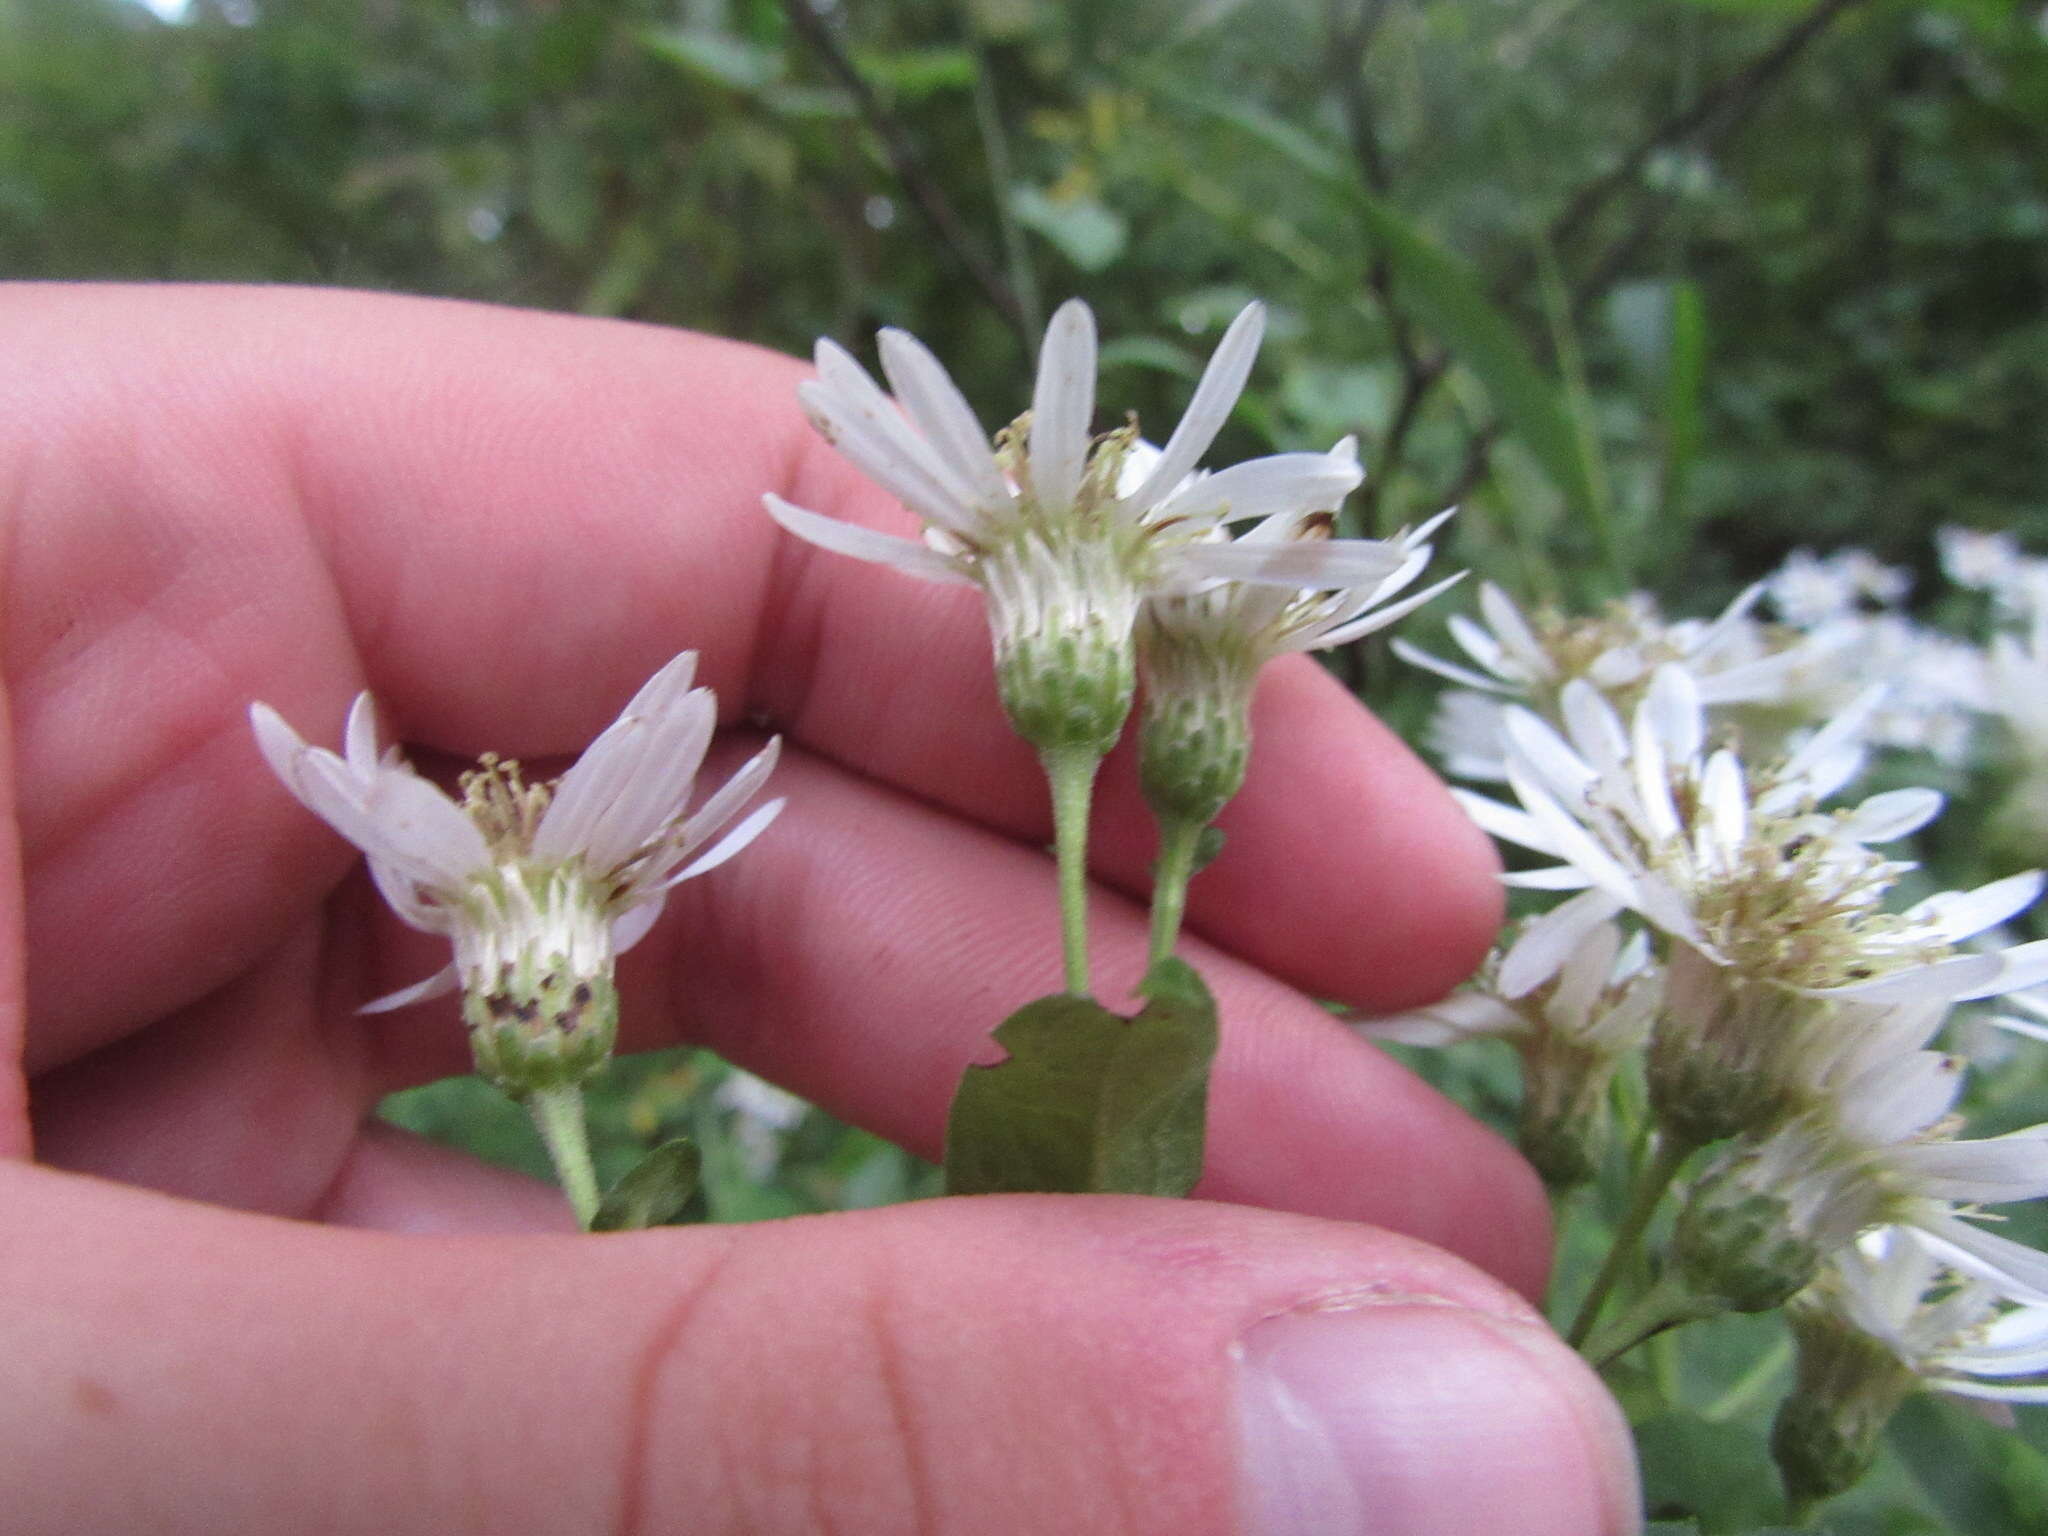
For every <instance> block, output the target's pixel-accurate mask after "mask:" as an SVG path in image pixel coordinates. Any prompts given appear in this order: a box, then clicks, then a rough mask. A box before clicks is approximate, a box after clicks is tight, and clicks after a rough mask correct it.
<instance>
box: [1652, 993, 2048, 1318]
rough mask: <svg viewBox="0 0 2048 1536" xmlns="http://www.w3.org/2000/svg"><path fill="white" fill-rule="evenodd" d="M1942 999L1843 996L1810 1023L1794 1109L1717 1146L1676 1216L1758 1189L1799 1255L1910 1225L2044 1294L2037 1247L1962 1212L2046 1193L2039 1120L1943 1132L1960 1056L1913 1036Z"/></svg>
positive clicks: (1746, 1203)
mask: <svg viewBox="0 0 2048 1536" xmlns="http://www.w3.org/2000/svg"><path fill="white" fill-rule="evenodd" d="M1945 1011H1946V1010H1945V1009H1944V1008H1942V1007H1941V1006H1940V1005H1938V1004H1928V1003H1924V1002H1921V1003H1909V1004H1902V1005H1896V1006H1891V1007H1875V1008H1872V1007H1865V1006H1859V1005H1855V1004H1848V1005H1844V1006H1843V1007H1842V1008H1841V1010H1840V1013H1839V1015H1838V1016H1835V1017H1832V1018H1823V1019H1820V1020H1816V1021H1814V1022H1812V1023H1811V1024H1810V1025H1809V1026H1808V1028H1809V1031H1810V1032H1811V1033H1813V1034H1816V1035H1820V1036H1824V1037H1825V1040H1824V1042H1823V1047H1822V1048H1821V1049H1818V1050H1815V1051H1812V1052H1809V1053H1808V1056H1807V1059H1806V1060H1805V1061H1803V1062H1802V1063H1801V1064H1800V1069H1799V1072H1798V1077H1799V1082H1798V1084H1797V1088H1798V1097H1797V1103H1798V1104H1799V1106H1800V1107H1799V1112H1798V1113H1796V1114H1795V1115H1793V1116H1792V1117H1791V1118H1790V1119H1788V1120H1786V1121H1785V1122H1784V1123H1783V1124H1781V1125H1779V1126H1778V1127H1776V1128H1775V1129H1774V1130H1772V1131H1770V1132H1769V1133H1768V1134H1766V1135H1761V1136H1754V1137H1744V1138H1743V1139H1741V1140H1739V1141H1737V1142H1736V1143H1735V1144H1734V1145H1733V1146H1732V1147H1731V1148H1730V1149H1729V1150H1728V1151H1727V1152H1725V1153H1724V1154H1723V1155H1722V1156H1721V1158H1720V1159H1719V1160H1718V1161H1717V1163H1716V1164H1715V1166H1714V1167H1713V1168H1712V1169H1710V1170H1709V1171H1708V1172H1707V1173H1706V1174H1705V1175H1704V1176H1703V1177H1702V1179H1701V1180H1700V1184H1699V1187H1698V1189H1697V1190H1696V1191H1695V1193H1694V1196H1693V1199H1692V1201H1691V1203H1690V1204H1689V1205H1688V1208H1687V1212H1686V1214H1685V1216H1684V1217H1682V1218H1681V1221H1682V1223H1684V1222H1697V1221H1698V1220H1700V1219H1701V1217H1700V1215H1699V1214H1698V1213H1699V1212H1701V1211H1706V1212H1709V1213H1713V1212H1719V1213H1721V1215H1722V1216H1724V1217H1725V1216H1726V1214H1727V1213H1729V1212H1731V1211H1733V1212H1743V1213H1748V1212H1753V1211H1754V1210H1756V1209H1757V1208H1758V1202H1768V1203H1769V1204H1770V1205H1771V1206H1773V1207H1775V1209H1776V1212H1777V1215H1776V1225H1777V1226H1778V1227H1779V1228H1780V1229H1781V1231H1782V1233H1783V1234H1784V1235H1785V1236H1787V1237H1790V1238H1792V1239H1794V1240H1795V1241H1796V1243H1797V1244H1798V1245H1799V1246H1800V1247H1801V1248H1802V1249H1803V1250H1804V1251H1805V1252H1806V1253H1807V1254H1808V1255H1809V1258H1808V1262H1809V1264H1810V1263H1812V1262H1817V1261H1818V1260H1819V1259H1820V1258H1821V1257H1824V1256H1826V1255H1828V1254H1830V1253H1833V1252H1835V1251H1837V1250H1839V1249H1842V1248H1844V1247H1846V1246H1848V1245H1849V1244H1851V1243H1853V1242H1854V1241H1855V1240H1856V1239H1857V1238H1858V1237H1859V1236H1860V1235H1861V1234H1862V1233H1864V1232H1867V1231H1870V1230H1871V1229H1873V1228H1876V1227H1880V1226H1900V1227H1905V1228H1910V1229H1912V1230H1913V1231H1914V1232H1915V1234H1916V1241H1918V1242H1919V1243H1920V1244H1921V1245H1922V1246H1923V1247H1924V1248H1926V1249H1927V1251H1928V1252H1930V1253H1933V1254H1936V1255H1939V1256H1940V1257H1941V1259H1942V1261H1943V1262H1944V1263H1947V1264H1948V1265H1950V1266H1951V1267H1952V1268H1955V1269H1957V1270H1959V1271H1962V1272H1965V1273H1969V1274H1973V1275H1977V1276H1979V1277H1980V1278H1983V1279H1985V1280H1987V1281H1990V1282H1992V1283H1995V1284H1998V1285H2000V1286H2002V1287H2004V1288H2005V1292H2006V1294H2008V1295H2011V1296H2013V1297H2015V1298H2020V1299H2025V1300H2028V1301H2032V1302H2036V1303H2041V1304H2044V1305H2048V1254H2043V1253H2041V1252H2039V1251H2038V1250H2036V1249H2032V1248H2028V1247H2026V1246H2025V1245H2023V1244H2020V1243H2015V1242H2013V1241H2011V1240H2010V1239H2008V1238H2004V1237H2000V1236H1998V1235H1997V1234H1996V1233H1992V1232H1987V1231H1985V1230H1984V1229H1983V1228H1981V1227H1978V1226H1976V1225H1973V1224H1972V1223H1971V1222H1970V1221H1969V1220H1967V1219H1966V1218H1968V1217H1970V1216H1974V1215H1975V1214H1976V1209H1977V1207H1978V1206H1980V1205H1998V1204H2005V1203H2008V1202H2011V1201H2017V1200H2037V1199H2040V1198H2042V1197H2043V1196H2048V1125H2036V1126H2029V1127H2027V1128H2026V1129H2024V1130H2019V1131H2013V1132H2010V1133H2009V1134H2007V1135H2004V1136H1992V1137H1986V1138H1983V1139H1980V1140H1973V1141H1963V1140H1958V1139H1956V1132H1957V1130H1958V1128H1959V1126H1960V1124H1961V1122H1960V1120H1959V1119H1958V1117H1957V1116H1956V1114H1955V1105H1956V1099H1957V1097H1958V1095H1959V1094H1960V1093H1961V1091H1962V1083H1963V1076H1962V1074H1963V1069H1964V1063H1963V1061H1962V1060H1961V1059H1960V1058H1959V1057H1955V1056H1950V1055H1946V1054H1944V1053H1942V1052H1939V1051H1930V1050H1925V1049H1921V1047H1923V1046H1924V1045H1925V1044H1926V1042H1927V1041H1928V1040H1929V1039H1930V1038H1932V1036H1933V1034H1934V1033H1935V1031H1937V1030H1938V1029H1939V1028H1940V1027H1941V1024H1942V1020H1943V1015H1944V1013H1945ZM1741 1219H1742V1222H1743V1224H1744V1225H1747V1224H1748V1223H1749V1222H1750V1220H1751V1218H1750V1217H1749V1216H1748V1215H1747V1214H1745V1215H1743V1217H1742V1218H1741ZM1721 1225H1722V1226H1725V1225H1726V1222H1725V1221H1724V1222H1722V1223H1721ZM1736 1246H1738V1245H1737V1244H1735V1243H1733V1242H1731V1241H1730V1240H1729V1238H1728V1236H1727V1234H1726V1233H1725V1232H1723V1231H1721V1230H1720V1228H1719V1227H1717V1228H1716V1229H1715V1230H1714V1232H1713V1233H1712V1234H1711V1236H1710V1237H1709V1239H1708V1240H1707V1243H1706V1247H1707V1248H1708V1249H1709V1250H1710V1252H1711V1253H1712V1255H1713V1259H1712V1260H1711V1262H1722V1261H1724V1260H1725V1259H1726V1258H1727V1257H1728V1256H1729V1255H1730V1254H1731V1253H1733V1250H1734V1249H1735V1247H1736ZM1738 1257H1739V1255H1738Z"/></svg>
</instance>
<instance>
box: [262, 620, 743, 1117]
mask: <svg viewBox="0 0 2048 1536" xmlns="http://www.w3.org/2000/svg"><path fill="white" fill-rule="evenodd" d="M695 666H696V656H695V654H694V653H692V652H685V653H683V654H682V655H680V656H678V657H676V658H675V660H673V661H671V662H670V663H669V664H668V665H667V666H665V667H663V668H662V669H661V670H660V671H659V672H657V673H656V674H655V675H654V676H653V677H652V678H651V679H649V680H648V682H647V684H646V685H645V686H644V687H642V688H641V690H640V691H639V692H638V693H637V694H635V695H634V696H633V699H632V701H631V702H630V703H628V704H627V706H626V708H625V710H624V711H623V712H622V713H621V714H620V715H619V717H618V719H617V720H615V721H613V722H612V724H611V725H610V726H608V727H607V728H606V729H605V731H604V732H603V733H602V734H601V735H599V736H598V738H597V739H596V740H595V741H594V742H592V743H591V745H590V747H589V748H588V750H586V751H585V752H584V754H583V756H582V757H581V758H580V759H579V760H578V761H577V762H576V764H575V765H574V766H573V767H572V768H570V770H569V771H568V772H567V773H565V774H564V775H563V776H562V777H561V778H560V779H558V780H556V781H554V782H553V783H551V784H531V783H528V782H527V781H526V780H525V778H524V776H523V775H522V773H521V771H520V768H519V765H518V764H517V763H512V762H506V761H502V760H500V759H498V758H496V757H495V756H486V757H485V758H484V759H483V760H482V761H481V763H480V764H479V765H478V767H477V768H476V769H475V770H473V771H472V772H469V773H466V774H464V775H463V776H462V781H461V791H462V794H461V799H460V800H459V801H458V800H456V799H453V798H451V797H450V796H448V795H447V794H446V793H444V792H443V791H442V790H441V789H440V788H439V787H438V786H436V785H434V784H432V783H430V782H428V781H427V780H426V779H423V778H421V777H420V776H419V775H418V774H417V773H415V772H414V771H413V770H412V768H411V767H410V766H409V765H408V764H407V763H406V762H405V761H404V759H403V757H402V756H401V755H400V754H399V751H398V749H397V748H396V747H395V746H394V747H391V748H389V749H385V750H381V751H380V749H379V747H378V744H377V728H376V716H375V707H374V705H373V703H372V701H371V698H370V695H369V694H367V693H365V694H362V695H360V696H359V697H358V698H357V699H356V701H355V705H354V707H353V708H352V709H351V710H350V711H349V718H348V725H347V729H346V731H345V733H344V738H343V741H344V745H343V751H342V752H341V753H340V754H336V753H334V752H330V751H328V750H326V749H325V748H322V747H312V746H308V745H307V744H306V743H305V742H304V741H303V740H301V739H300V737H299V735H298V733H297V732H295V731H294V730H292V728H291V727H290V726H289V725H287V724H285V722H284V720H283V719H282V718H281V717H280V716H279V715H278V714H277V712H276V711H275V710H273V709H271V708H270V707H269V706H268V705H266V704H261V703H259V704H255V705H252V706H251V707H250V711H249V719H250V724H251V726H252V727H253V728H254V730H255V733H256V741H257V744H258V746H259V747H260V748H261V749H262V752H263V755H264V758H265V759H266V760H267V761H268V762H269V764H270V766H271V768H272V770H273V771H274V772H275V773H276V774H277V776H278V777H279V778H280V779H281V780H283V781H284V784H285V786H286V787H287V788H288V789H290V790H291V792H292V793H293V794H294V795H295V796H297V797H298V799H299V801H300V803H301V804H303V805H304V806H305V807H306V808H307V809H308V810H310V811H312V812H313V813H314V814H315V815H317V816H319V817H320V818H321V819H322V820H324V821H326V822H327V823H328V825H330V826H331V827H333V828H334V829H335V830H336V831H337V832H339V833H341V835H342V836H343V837H346V838H347V839H348V840H349V841H350V842H352V843H354V844H355V845H356V846H357V847H358V848H360V849H361V850H362V851H363V853H364V855H365V857H366V858H367V860H368V862H369V867H370V874H371V877H372V879H373V880H375V882H376V884H377V887H378V889H379V890H380V891H381V892H382V893H383V895H384V897H385V899H386V900H387V901H388V902H389V903H390V905H391V907H392V910H393V911H395V912H396V913H397V914H398V915H399V917H401V918H402V919H404V921H406V922H407V923H409V924H411V925H412V926H413V927H415V928H419V929H422V930H424V931H426V932H428V933H438V934H443V935H445V936H447V937H448V938H449V939H450V940H451V941H452V942H453V944H454V947H455V957H454V960H453V962H452V963H451V964H450V965H448V966H447V967H446V968H445V969H443V970H441V971H439V972H436V973H435V974H434V975H433V976H430V977H428V978H427V979H426V980H425V981H423V982H420V983H418V984H417V985H415V986H411V987H407V988H405V989H404V990H403V991H400V992H395V993H392V994H391V995H390V996H388V997H383V998H379V999H377V1000H376V1001H374V1002H371V1003H369V1004H366V1005H365V1007H364V1011H365V1012H378V1011H382V1010H385V1009H391V1008H399V1007H404V1006H406V1005H408V1004H411V1003H415V1002H419V1001H422V1000H424V999H426V998H429V997H434V996H438V995H440V994H441V993H444V992H449V991H452V990H454V989H455V988H456V987H457V986H460V987H461V988H462V991H463V994H464V1003H463V1012H464V1017H465V1019H466V1020H467V1022H468V1023H469V1025H470V1029H471V1032H472V1042H473V1044H474V1045H475V1046H476V1048H477V1052H478V1060H479V1065H480V1066H482V1067H483V1068H484V1070H485V1071H486V1073H487V1074H489V1075H492V1076H493V1077H495V1078H497V1079H498V1080H500V1081H501V1083H503V1084H504V1085H505V1086H507V1087H508V1088H510V1089H512V1090H513V1091H530V1090H531V1089H533V1088H536V1087H543V1086H549V1085H550V1084H551V1083H553V1082H556V1081H564V1080H566V1081H573V1080H575V1079H576V1078H578V1077H581V1076H582V1075H584V1074H585V1073H587V1072H588V1071H589V1070H591V1069H592V1068H594V1067H595V1066H596V1065H597V1064H598V1063H599V1062H601V1061H603V1060H604V1058H605V1057H606V1056H608V1055H609V1054H610V1049H611V1041H612V1037H613V1033H614V1029H615V1023H616V1015H617V995H616V992H615V990H614V988H613V983H612V969H613V961H614V958H615V957H616V956H617V955H619V954H621V953H623V952H624V951H625V950H627V949H629V948H631V947H632V946H633V945H634V944H636V943H638V942H639V941H640V939H642V938H643V937H645V935H646V934H647V932H648V930H649V929H651V928H652V927H653V925H654V920H655V918H656V917H657V916H659V915H660V912H661V908H662V904H663V902H664V901H665V900H666V899H667V896H668V892H669V891H670V890H671V889H673V888H674V887H675V886H676V885H678V884H680V883H681V882H682V881H684V880H688V879H690V878H692V877H693V876H696V875H699V874H703V873H705V872H707V871H708V870H711V869H713V868H715V867H717V866H718V865H719V864H722V863H724V862H725V861H726V860H727V859H729V858H731V857H732V856H733V855H734V854H735V853H737V852H739V851H740V850H741V849H742V848H744V847H745V846H746V845H747V844H748V843H750V842H752V841H753V840H754V838H755V837H757V836H759V835H760V833H761V831H762V830H763V829H764V828H765V827H766V826H767V825H768V823H769V822H771V821H773V820H774V819H775V816H776V814H777V813H778V812H779V811H780V810H781V808H782V802H781V801H780V800H775V801H771V802H769V803H768V804H766V805H763V806H760V807H758V808H757V809H756V810H754V812H753V813H752V814H751V815H749V816H747V817H746V818H745V819H744V820H743V821H742V822H740V824H739V825H738V826H737V827H734V828H733V829H732V830H731V831H730V832H727V833H726V835H725V836H724V837H723V838H722V839H720V840H719V841H718V842H716V843H715V844H712V845H711V846H710V847H709V848H706V847H705V845H706V843H707V842H709V840H710V839H711V838H712V837H713V836H714V835H715V834H717V833H718V832H719V831H720V830H721V829H722V828H724V827H725V826H726V824H727V823H729V822H730V821H731V820H732V819H733V817H734V816H736V815H738V813H739V812H740V810H741V809H742V807H744V806H745V805H746V804H747V802H748V801H750V800H752V799H753V798H754V796H755V794H756V793H757V792H758V791H759V789H760V788H761V785H762V783H763V782H764V781H765V780H766V779H767V777H768V773H769V771H770V770H771V769H772V768H773V767H774V765H775V759H776V755H777V752H778V749H779V743H777V742H772V741H771V742H770V743H769V744H768V745H767V746H766V747H765V748H763V749H762V750H761V751H760V752H759V753H757V754H756V755H755V756H754V757H753V759H752V760H751V761H749V762H748V763H747V764H746V765H745V766H744V767H742V768H741V769H740V770H739V772H738V773H736V774H734V775H733V777H732V778H731V779H730V780H728V781H727V783H726V784H725V785H724V786H723V787H722V788H721V789H719V790H718V791H717V792H716V793H715V794H713V795H712V796H711V797H710V799H708V800H707V801H705V802H704V804H703V805H702V806H701V807H700V808H699V809H698V810H697V811H696V812H695V813H694V814H689V813H688V812H687V810H686V807H687V804H688V801H689V798H690V794H691V789H692V786H693V784H694V783H695V779H696V774H697V769H698V766H699V765H700V764H701V763H702V761H703V758H704V753H705V750H706V748H707V747H708V746H709V745H710V742H711V735H712V730H713V727H714V725H715V724H716V719H717V705H716V703H715V701H714V700H713V698H712V695H711V692H710V690H709V689H705V688H692V687H691V686H690V681H691V677H692V674H693V672H694V670H695ZM700 850H701V851H700Z"/></svg>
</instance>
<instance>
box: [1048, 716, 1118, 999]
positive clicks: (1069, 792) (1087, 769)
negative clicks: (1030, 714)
mask: <svg viewBox="0 0 2048 1536" xmlns="http://www.w3.org/2000/svg"><path fill="white" fill-rule="evenodd" d="M1038 760H1039V762H1041V763H1042V764H1044V765H1045V778H1046V783H1047V784H1048V785H1050V786H1051V789H1052V837H1053V851H1054V854H1055V856H1056V857H1057V858H1058V860H1059V868H1060V938H1061V941H1062V948H1063V950H1064V952H1065V955H1066V966H1067V991H1068V992H1070V993H1072V994H1073V995H1074V996H1075V997H1086V996H1088V804H1089V801H1090V800H1091V799H1092V798H1093V796H1094V792H1095V770H1096V769H1097V768H1099V767H1101V766H1102V757H1101V755H1100V754H1099V753H1096V752H1093V751H1090V750H1089V749H1088V748H1086V747H1053V748H1048V749H1047V750H1046V751H1043V752H1041V753H1039V754H1038Z"/></svg>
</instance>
